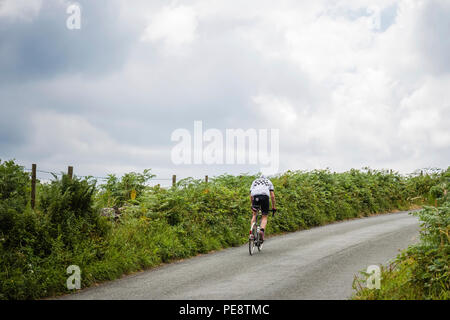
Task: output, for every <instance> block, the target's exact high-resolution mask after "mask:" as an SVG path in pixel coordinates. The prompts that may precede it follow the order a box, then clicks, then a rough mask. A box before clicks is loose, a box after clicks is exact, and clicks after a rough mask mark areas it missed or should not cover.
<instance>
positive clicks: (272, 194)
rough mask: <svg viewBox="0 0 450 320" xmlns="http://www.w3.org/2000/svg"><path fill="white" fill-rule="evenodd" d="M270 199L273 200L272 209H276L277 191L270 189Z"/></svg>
mask: <svg viewBox="0 0 450 320" xmlns="http://www.w3.org/2000/svg"><path fill="white" fill-rule="evenodd" d="M270 199H271V200H272V209H276V205H275V192H273V191H270Z"/></svg>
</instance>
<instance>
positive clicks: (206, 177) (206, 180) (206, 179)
mask: <svg viewBox="0 0 450 320" xmlns="http://www.w3.org/2000/svg"><path fill="white" fill-rule="evenodd" d="M205 183H208V176H207V175H206V176H205Z"/></svg>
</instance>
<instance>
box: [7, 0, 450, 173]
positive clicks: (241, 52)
mask: <svg viewBox="0 0 450 320" xmlns="http://www.w3.org/2000/svg"><path fill="white" fill-rule="evenodd" d="M180 3H181V2H176V1H174V2H173V3H172V4H171V5H167V2H165V1H151V2H149V1H144V0H141V1H137V2H134V3H133V6H129V5H128V2H123V10H122V12H121V17H120V19H122V20H121V21H122V23H123V24H129V25H132V26H133V28H131V29H130V30H136V31H134V32H135V33H133V34H131V35H130V39H136V41H135V42H134V43H132V46H133V47H132V48H131V50H130V51H131V52H132V54H130V56H129V57H128V60H127V62H126V63H125V64H124V67H123V69H120V68H117V69H114V70H115V71H114V73H110V74H109V75H107V76H102V77H91V76H89V75H88V74H79V75H78V76H74V74H73V73H72V74H70V73H69V74H68V75H67V74H66V75H63V76H61V77H55V78H53V79H51V80H50V81H47V82H46V81H39V82H38V83H37V84H36V83H33V82H28V83H27V84H26V85H24V84H21V87H19V88H22V89H23V90H17V92H27V96H29V97H30V100H31V101H32V102H30V105H32V106H33V108H34V107H35V108H36V110H39V109H41V110H42V109H45V108H49V106H53V105H64V102H65V100H66V99H68V98H72V97H76V98H77V99H78V100H79V101H77V105H76V106H75V104H74V106H72V109H71V110H70V112H73V113H79V114H83V115H82V116H80V117H81V118H77V119H75V120H74V119H72V120H70V117H69V119H67V118H66V116H64V117H63V118H62V119H60V118H58V117H62V116H61V115H58V116H57V118H55V119H53V120H49V119H50V118H48V119H47V118H45V119H41V118H40V120H39V121H40V122H41V123H46V125H45V126H44V125H40V126H38V127H39V128H41V129H40V130H44V129H45V130H44V131H43V133H40V134H41V135H42V139H44V138H45V139H47V138H48V139H50V140H51V139H56V140H55V141H53V140H51V141H53V143H54V144H55V145H57V148H55V149H48V150H47V149H45V148H42V147H39V148H36V149H30V150H29V151H28V153H30V154H33V153H38V152H39V150H45V152H48V153H49V154H52V155H54V156H55V157H58V155H63V154H66V152H69V151H70V150H72V149H73V150H77V154H81V155H84V156H83V157H85V158H86V159H89V160H90V161H91V162H94V161H95V159H98V162H99V163H101V162H103V163H108V160H105V158H108V159H116V160H114V161H113V162H114V163H115V164H112V165H114V166H115V165H123V164H124V163H129V164H130V166H132V164H135V165H136V166H140V164H141V162H140V159H146V161H148V162H149V163H150V164H154V163H155V158H154V154H153V155H150V153H149V152H148V151H146V150H156V151H155V152H156V154H157V155H158V156H157V157H158V159H159V161H160V162H159V163H158V165H160V167H161V168H162V167H163V166H164V165H166V168H170V166H171V163H170V162H169V163H166V164H164V162H163V161H162V160H161V159H163V158H164V154H165V152H167V159H168V158H169V157H170V147H171V146H172V145H171V144H170V132H171V131H172V130H174V129H176V128H178V127H184V128H191V127H192V124H193V120H197V119H198V120H203V121H204V123H205V125H206V126H208V127H209V128H212V127H214V126H216V127H219V126H223V127H221V129H223V128H225V127H228V128H238V127H240V128H244V129H245V128H252V127H260V128H279V129H280V151H281V156H282V157H281V158H280V160H281V169H282V170H287V169H309V168H323V167H331V168H332V169H336V170H344V169H348V168H351V167H356V168H358V167H362V166H366V165H370V166H372V167H377V168H380V167H381V168H387V167H391V168H393V169H396V170H401V171H402V172H408V171H413V170H415V169H417V168H420V167H424V166H440V167H445V166H447V165H448V159H449V157H450V131H449V130H448V128H449V126H450V123H449V121H450V120H449V119H450V118H449V117H448V114H449V112H450V105H449V104H448V103H447V101H450V81H449V73H450V69H449V66H450V64H449V63H447V61H448V59H446V57H448V56H449V54H450V52H449V48H450V45H449V40H448V39H449V37H448V21H449V20H448V14H447V12H449V13H450V9H449V7H450V5H449V2H448V1H445V0H429V1H419V0H382V1H380V0H379V1H376V0H335V1H330V0H317V1H296V0H286V1H282V2H278V3H277V4H276V5H275V4H274V2H273V1H269V0H259V1H256V0H250V1H245V2H242V3H240V4H239V5H237V4H236V3H235V2H232V1H221V0H216V1H200V0H192V1H189V6H188V5H186V4H182V5H181V4H180ZM374 6H376V8H377V9H376V10H375V9H374ZM387 13H389V14H388V16H386V15H387ZM147 15H149V16H147ZM378 18H379V19H380V28H378V26H377V25H376V24H377V19H378ZM127 22H128V23H127ZM139 39H140V40H141V41H138V40H139ZM112 50H114V48H112ZM186 52H189V54H184V53H186ZM89 54H90V52H86V55H87V56H88V55H89ZM49 64H50V65H51V63H49ZM8 89H9V88H8V87H5V88H4V89H3V92H6V93H4V96H7V97H9V96H11V90H8ZM25 89H26V90H25ZM0 93H1V91H0ZM0 98H1V97H0ZM24 99H25V98H24ZM61 108H62V107H61ZM54 110H55V111H53V112H55V113H58V112H59V110H58V109H57V108H56V107H54ZM61 112H63V111H61ZM38 113H39V112H38ZM87 114H89V115H90V116H92V117H93V118H94V119H93V121H91V120H90V121H89V122H87V121H85V120H83V119H87V116H86V115H87ZM46 117H49V115H47V116H46ZM103 117H104V118H105V120H104V121H106V122H108V123H111V124H113V125H111V127H110V128H108V127H107V126H104V125H103V126H102V129H100V125H99V124H98V123H102V121H103ZM99 119H100V120H99ZM53 121H55V122H63V123H66V122H65V121H68V122H67V123H66V124H65V126H61V125H59V124H58V125H57V126H56V127H55V128H54V129H52V131H51V132H50V133H48V132H47V131H48V130H49V129H48V128H47V127H48V126H50V123H52V122H53ZM70 121H74V123H75V124H71V123H72V122H70ZM70 128H72V129H70ZM80 128H83V130H82V131H79V129H80ZM118 128H119V129H118ZM69 129H70V130H69ZM59 132H61V134H58V133H59ZM125 132H126V133H127V135H128V136H127V138H124V136H125ZM133 132H137V134H136V135H137V136H138V137H141V136H142V135H143V133H145V134H146V136H145V139H148V148H146V147H145V146H146V145H145V143H143V142H142V141H143V140H145V139H139V144H137V143H135V139H134V138H133V137H131V138H130V136H132V134H131V133H133ZM119 133H120V134H119ZM121 135H122V136H121ZM91 137H96V138H95V139H92V138H91ZM91 140H93V141H91ZM36 143H37V142H36ZM68 145H70V146H71V147H70V148H69V150H66V149H65V148H67V146H68ZM136 145H139V146H140V147H136ZM155 145H158V146H164V148H163V147H161V149H158V148H156V147H154V146H155ZM40 146H41V145H40ZM136 148H137V149H136ZM111 149H114V150H117V152H113V153H111V152H110V150H111ZM133 150H134V151H133ZM133 152H135V153H136V154H137V155H138V156H136V157H135V158H133V159H129V160H130V161H125V160H124V159H127V157H128V155H129V154H133ZM104 155H107V156H104ZM75 156H76V155H74V157H75ZM83 157H81V158H83ZM61 161H62V160H61ZM80 161H82V159H81V160H80ZM116 162H117V163H116ZM86 163H87V161H86ZM150 166H153V165H150ZM197 169H198V168H187V169H186V171H185V172H187V174H189V172H190V171H189V170H192V172H194V170H197ZM229 169H230V168H227V169H223V168H216V167H214V168H212V167H204V168H201V170H204V171H202V172H203V173H204V174H208V173H210V172H212V171H215V172H220V171H221V170H227V171H229V172H230V171H231V170H229ZM232 169H233V168H232ZM161 170H163V169H161ZM168 170H169V169H168ZM177 170H178V169H177ZM235 170H239V171H240V172H243V171H245V169H242V168H238V169H235ZM249 170H250V169H249ZM196 172H199V171H196ZM233 173H236V171H233Z"/></svg>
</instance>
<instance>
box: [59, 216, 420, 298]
mask: <svg viewBox="0 0 450 320" xmlns="http://www.w3.org/2000/svg"><path fill="white" fill-rule="evenodd" d="M418 231H419V222H418V219H417V218H416V217H414V216H411V215H409V214H408V212H400V213H391V214H385V215H378V216H374V217H369V218H362V219H356V220H351V221H345V222H339V223H334V224H330V225H326V226H322V227H317V228H313V229H310V230H305V231H298V232H294V233H289V234H285V235H281V236H276V237H272V238H268V239H267V240H266V242H265V243H264V248H263V250H262V251H261V252H257V250H256V252H255V255H253V256H250V255H249V254H248V245H244V246H241V247H237V248H229V249H225V250H222V251H219V252H215V253H211V254H207V255H202V256H198V257H194V258H191V259H187V260H184V261H181V262H177V263H172V264H168V265H164V266H162V267H159V268H155V269H153V270H149V271H144V272H140V273H137V274H134V275H131V276H126V277H124V278H122V279H119V280H116V281H111V282H107V283H105V284H102V285H99V286H97V287H92V288H88V289H85V290H82V291H80V292H79V293H76V294H72V295H66V296H62V297H60V299H347V298H349V297H350V295H351V294H352V281H353V277H354V275H355V274H357V273H358V271H360V270H363V269H364V270H366V269H367V267H368V266H369V265H373V264H385V263H386V262H388V261H389V260H390V259H392V258H394V257H395V256H396V255H397V254H398V252H399V250H400V249H405V248H406V247H407V246H408V245H409V244H412V243H414V242H415V241H416V240H417V238H418V234H419V233H418ZM255 284H257V285H256V286H255ZM381 285H383V283H381Z"/></svg>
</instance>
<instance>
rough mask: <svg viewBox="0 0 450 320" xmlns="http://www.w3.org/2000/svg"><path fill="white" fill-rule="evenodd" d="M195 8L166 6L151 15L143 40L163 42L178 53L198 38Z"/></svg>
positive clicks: (166, 46)
mask: <svg viewBox="0 0 450 320" xmlns="http://www.w3.org/2000/svg"><path fill="white" fill-rule="evenodd" d="M197 24H198V22H197V18H196V13H195V10H194V9H193V8H191V7H187V6H183V5H180V6H166V7H164V8H162V9H161V10H160V11H159V12H157V13H156V14H155V15H154V16H152V17H151V20H150V23H149V25H148V26H147V27H146V29H145V31H144V34H143V35H142V36H141V41H144V42H145V41H150V42H162V43H163V45H164V46H165V48H166V49H167V50H170V51H171V52H172V53H177V52H178V51H179V50H180V49H181V47H182V46H185V45H189V44H190V43H192V42H193V41H194V40H195V38H196V36H197V35H196V29H197Z"/></svg>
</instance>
